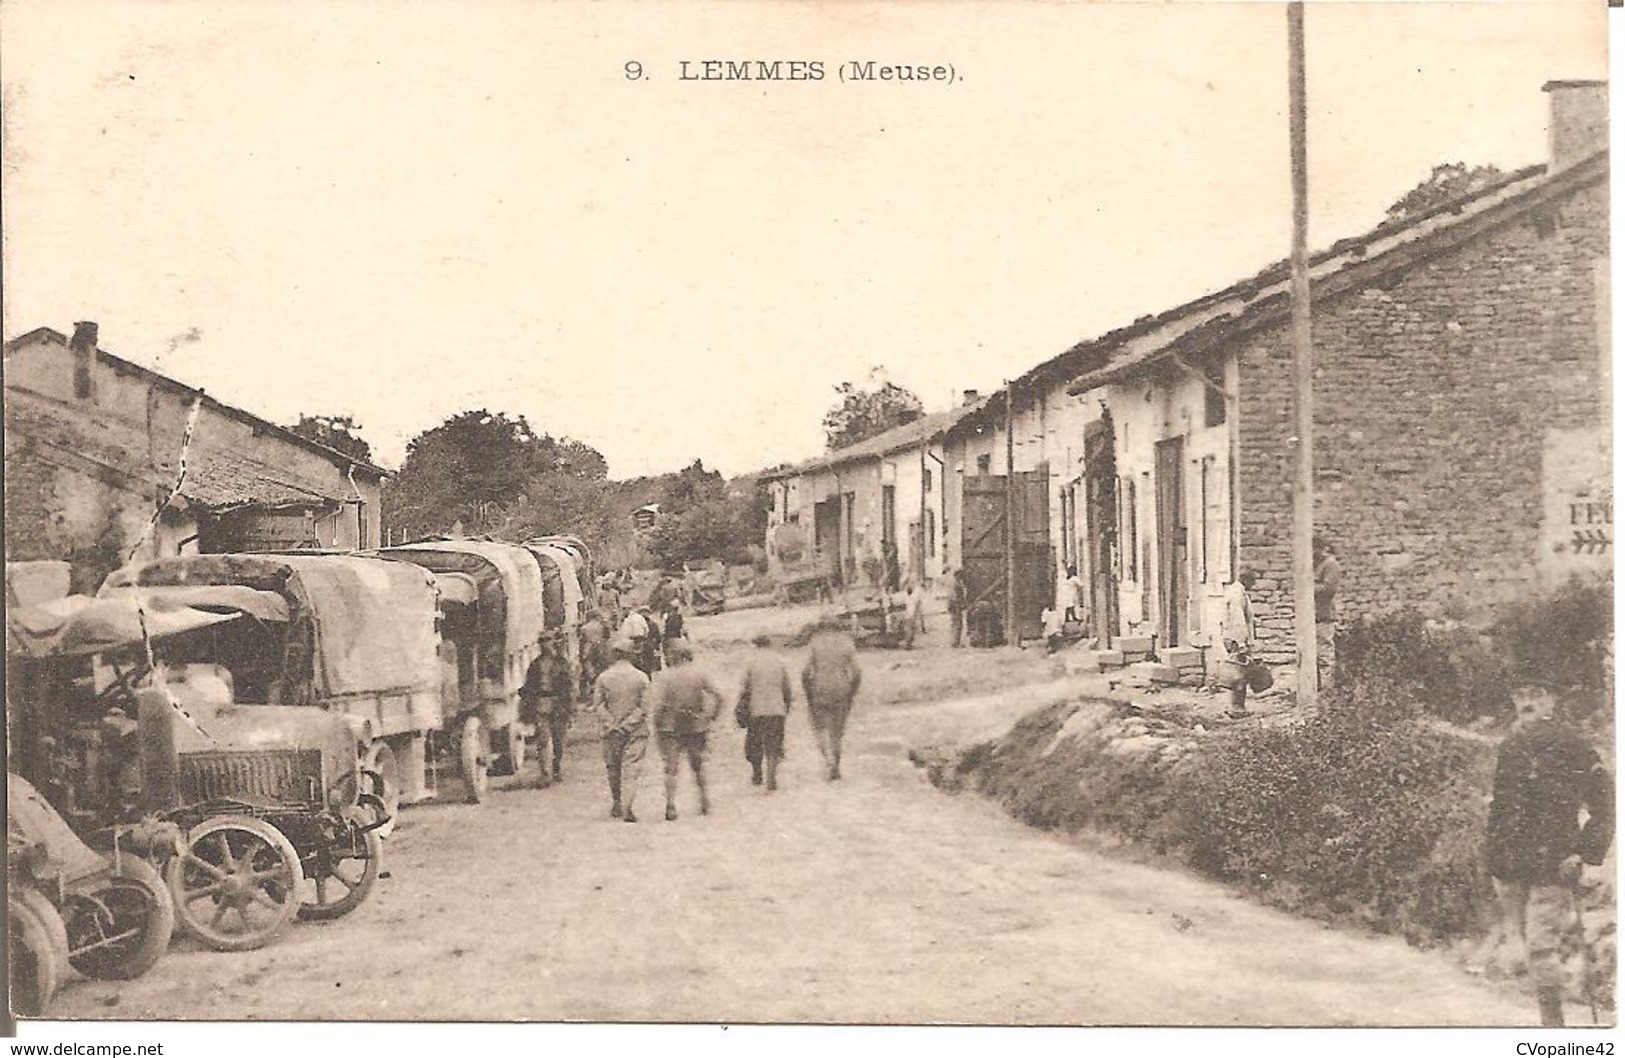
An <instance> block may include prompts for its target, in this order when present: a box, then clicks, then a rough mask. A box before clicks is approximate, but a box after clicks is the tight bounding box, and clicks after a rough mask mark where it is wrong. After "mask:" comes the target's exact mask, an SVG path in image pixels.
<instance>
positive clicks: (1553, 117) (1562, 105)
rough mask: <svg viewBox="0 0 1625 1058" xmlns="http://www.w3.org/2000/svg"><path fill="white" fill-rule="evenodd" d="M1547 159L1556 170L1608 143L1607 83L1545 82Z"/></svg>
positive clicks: (1543, 87) (1543, 88) (1542, 87)
mask: <svg viewBox="0 0 1625 1058" xmlns="http://www.w3.org/2000/svg"><path fill="white" fill-rule="evenodd" d="M1541 91H1543V92H1545V93H1546V94H1547V96H1549V97H1550V116H1549V118H1548V127H1547V143H1548V145H1549V146H1548V152H1549V153H1548V161H1547V164H1548V165H1549V166H1550V167H1551V169H1552V171H1553V172H1555V171H1557V170H1559V169H1566V168H1568V167H1569V166H1571V165H1573V164H1574V163H1575V162H1578V161H1581V160H1582V159H1585V158H1589V157H1591V155H1593V154H1595V153H1597V152H1598V151H1600V150H1602V149H1603V148H1605V147H1607V146H1608V82H1607V81H1547V82H1546V83H1545V84H1544V85H1542V86H1541Z"/></svg>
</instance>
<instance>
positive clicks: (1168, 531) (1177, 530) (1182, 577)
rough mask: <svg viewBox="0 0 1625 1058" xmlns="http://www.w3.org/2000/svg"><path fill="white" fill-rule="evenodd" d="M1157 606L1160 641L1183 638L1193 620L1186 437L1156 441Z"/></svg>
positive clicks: (1173, 643)
mask: <svg viewBox="0 0 1625 1058" xmlns="http://www.w3.org/2000/svg"><path fill="white" fill-rule="evenodd" d="M1156 490H1157V603H1158V606H1157V609H1158V624H1159V627H1160V628H1161V632H1162V637H1161V639H1162V643H1161V645H1163V646H1166V647H1177V646H1179V645H1180V644H1181V643H1183V642H1184V639H1185V629H1186V627H1187V626H1188V625H1189V623H1190V595H1191V592H1190V568H1191V565H1190V530H1189V527H1188V526H1187V525H1186V516H1185V439H1184V438H1183V437H1171V438H1169V439H1168V440H1166V441H1159V442H1157V480H1156Z"/></svg>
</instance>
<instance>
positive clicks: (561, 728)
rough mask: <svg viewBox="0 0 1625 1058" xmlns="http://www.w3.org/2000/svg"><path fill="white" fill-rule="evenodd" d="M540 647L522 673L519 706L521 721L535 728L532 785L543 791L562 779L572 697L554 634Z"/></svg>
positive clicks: (565, 661)
mask: <svg viewBox="0 0 1625 1058" xmlns="http://www.w3.org/2000/svg"><path fill="white" fill-rule="evenodd" d="M541 647H542V649H541V653H539V654H537V655H536V659H535V660H534V661H532V662H531V663H530V668H529V669H528V670H527V671H526V672H525V683H524V685H523V686H522V687H520V688H519V702H520V705H521V706H522V707H523V709H524V716H525V719H526V720H527V721H528V722H529V723H532V724H535V725H536V758H537V762H536V767H537V772H538V774H537V776H536V785H537V787H539V788H545V787H547V786H550V785H551V784H552V783H556V782H560V781H561V780H562V779H563V778H564V769H563V764H564V736H565V733H566V732H568V731H569V729H570V712H571V709H570V701H571V698H572V695H571V686H570V683H571V680H570V663H569V660H568V659H567V658H566V657H565V656H564V653H563V650H564V644H563V642H562V641H561V640H560V639H559V637H558V636H557V635H556V634H555V635H544V636H542V641H541ZM549 746H551V747H552V750H551V753H550V752H549ZM550 759H551V764H552V767H551V776H552V777H551V779H549V773H550V769H549V766H548V765H549V760H550Z"/></svg>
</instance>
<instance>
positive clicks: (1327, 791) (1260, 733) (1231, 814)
mask: <svg viewBox="0 0 1625 1058" xmlns="http://www.w3.org/2000/svg"><path fill="white" fill-rule="evenodd" d="M1381 693H1382V695H1383V696H1384V698H1383V699H1382V700H1378V701H1374V702H1372V703H1369V706H1368V707H1367V708H1360V707H1359V705H1360V703H1358V702H1354V701H1350V702H1349V705H1350V707H1349V708H1347V709H1344V710H1340V711H1336V712H1326V713H1322V714H1321V715H1319V716H1315V717H1312V718H1310V719H1308V720H1306V721H1305V722H1303V723H1301V724H1296V725H1292V726H1288V727H1279V728H1265V729H1260V730H1254V731H1248V732H1245V733H1238V734H1237V735H1236V736H1235V737H1233V738H1229V739H1226V740H1225V741H1224V743H1223V744H1222V745H1220V746H1218V747H1217V748H1216V751H1215V752H1213V753H1210V754H1206V755H1204V756H1203V757H1202V758H1201V759H1200V760H1199V761H1198V762H1197V764H1196V765H1195V767H1194V768H1193V769H1192V770H1191V772H1190V773H1189V774H1188V775H1187V777H1186V780H1185V785H1186V789H1185V791H1184V796H1183V798H1182V800H1183V801H1184V802H1185V818H1184V826H1183V830H1184V832H1185V834H1186V837H1187V841H1188V844H1187V848H1188V850H1189V861H1190V863H1191V865H1192V866H1194V867H1196V868H1197V869H1198V870H1201V871H1203V872H1204V873H1207V874H1211V875H1214V876H1215V877H1218V878H1223V879H1226V880H1229V881H1235V882H1240V883H1242V884H1244V885H1246V886H1248V887H1249V888H1252V889H1254V890H1256V891H1258V892H1259V893H1260V894H1261V895H1263V896H1264V898H1265V899H1266V900H1268V901H1270V902H1272V903H1276V904H1280V905H1282V906H1286V907H1288V908H1290V909H1292V910H1298V911H1304V912H1307V913H1310V914H1314V915H1320V916H1323V917H1332V918H1340V919H1348V920H1352V921H1357V922H1359V923H1361V924H1363V925H1366V926H1369V927H1371V928H1374V929H1379V930H1383V931H1386V932H1397V933H1403V934H1404V935H1406V936H1407V937H1409V938H1410V939H1412V940H1413V941H1417V942H1425V941H1431V940H1437V939H1439V938H1443V937H1451V936H1459V935H1461V934H1463V933H1466V932H1471V931H1473V930H1475V929H1477V928H1478V927H1479V925H1480V924H1481V917H1482V916H1483V915H1484V914H1485V911H1486V909H1487V908H1488V907H1489V900H1490V897H1491V896H1492V891H1491V888H1490V883H1489V878H1488V876H1487V874H1486V873H1485V871H1484V869H1483V867H1482V865H1481V860H1482V856H1481V853H1480V842H1481V835H1482V834H1483V805H1482V800H1483V799H1482V796H1481V795H1480V794H1479V793H1477V792H1476V789H1475V787H1474V784H1473V783H1472V782H1471V781H1470V780H1471V778H1472V777H1474V776H1477V775H1478V774H1479V773H1480V772H1481V771H1484V770H1486V769H1487V768H1488V766H1489V765H1488V761H1489V757H1488V753H1487V751H1486V750H1485V748H1484V747H1480V746H1478V745H1476V744H1473V743H1468V742H1465V741H1463V740H1461V739H1456V738H1450V737H1447V736H1442V735H1438V734H1435V733H1433V732H1430V731H1428V730H1426V729H1424V728H1422V727H1420V726H1418V725H1416V724H1414V723H1411V722H1407V721H1404V720H1397V721H1396V720H1395V719H1394V718H1393V709H1392V706H1393V702H1392V701H1391V700H1389V699H1388V697H1387V696H1388V693H1389V692H1388V689H1387V688H1385V689H1384V690H1383V691H1382V692H1381Z"/></svg>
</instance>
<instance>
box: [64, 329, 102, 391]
mask: <svg viewBox="0 0 1625 1058" xmlns="http://www.w3.org/2000/svg"><path fill="white" fill-rule="evenodd" d="M68 348H69V349H70V350H72V351H73V395H74V396H75V397H76V398H78V399H79V400H90V399H91V397H92V396H94V394H93V393H92V391H91V378H92V375H91V368H92V367H93V366H94V365H95V363H96V325H95V324H94V323H90V322H88V321H85V322H81V323H76V324H74V325H73V337H72V338H71V339H69V341H68Z"/></svg>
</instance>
